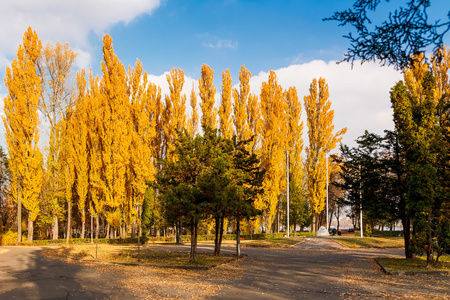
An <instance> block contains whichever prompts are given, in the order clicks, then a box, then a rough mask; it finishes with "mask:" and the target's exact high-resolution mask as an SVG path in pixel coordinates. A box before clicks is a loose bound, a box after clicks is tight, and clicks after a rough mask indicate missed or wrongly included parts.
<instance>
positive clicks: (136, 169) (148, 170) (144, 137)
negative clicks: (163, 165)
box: [127, 60, 156, 223]
mask: <svg viewBox="0 0 450 300" xmlns="http://www.w3.org/2000/svg"><path fill="white" fill-rule="evenodd" d="M142 72H143V68H142V64H141V62H140V61H139V60H137V61H136V65H135V69H134V70H132V71H131V70H130V71H129V75H128V78H129V81H130V83H129V84H128V86H129V94H130V101H131V126H132V130H131V133H132V137H133V138H132V143H131V147H130V153H131V160H130V170H129V174H128V176H129V177H130V181H131V184H130V186H129V188H130V196H129V201H128V203H129V205H128V207H127V211H129V213H128V216H129V218H130V219H129V222H130V223H132V222H135V220H136V217H137V213H138V211H139V207H141V206H142V203H143V199H144V194H145V190H146V188H147V182H148V181H151V180H152V179H153V176H154V174H155V168H154V165H153V164H152V162H151V158H152V157H153V149H152V142H153V140H154V138H155V136H156V131H155V124H156V122H155V119H154V118H153V114H152V110H153V107H152V100H153V98H152V97H149V96H150V95H151V94H149V93H148V92H147V91H146V87H147V86H149V85H148V81H147V77H148V76H147V72H144V74H143V73H142ZM149 88H150V89H152V88H153V86H151V85H150V86H149ZM130 200H131V201H130ZM136 208H137V209H136Z"/></svg>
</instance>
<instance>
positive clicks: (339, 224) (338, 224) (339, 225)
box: [336, 218, 341, 231]
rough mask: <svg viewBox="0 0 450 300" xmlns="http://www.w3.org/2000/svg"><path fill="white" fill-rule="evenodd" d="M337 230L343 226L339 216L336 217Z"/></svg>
mask: <svg viewBox="0 0 450 300" xmlns="http://www.w3.org/2000/svg"><path fill="white" fill-rule="evenodd" d="M336 223H337V224H336V227H337V228H336V230H337V231H339V228H340V227H341V223H340V222H339V218H336Z"/></svg>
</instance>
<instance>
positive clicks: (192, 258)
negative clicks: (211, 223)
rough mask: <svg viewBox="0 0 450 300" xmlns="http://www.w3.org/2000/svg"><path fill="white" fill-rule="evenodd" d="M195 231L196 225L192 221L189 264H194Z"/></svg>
mask: <svg viewBox="0 0 450 300" xmlns="http://www.w3.org/2000/svg"><path fill="white" fill-rule="evenodd" d="M197 229H198V224H197V222H195V221H192V225H191V253H190V254H189V262H190V263H195V254H196V253H197Z"/></svg>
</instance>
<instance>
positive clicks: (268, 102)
mask: <svg viewBox="0 0 450 300" xmlns="http://www.w3.org/2000/svg"><path fill="white" fill-rule="evenodd" d="M260 98H261V116H262V122H263V123H262V134H261V136H262V149H261V161H262V166H263V167H264V169H265V170H266V173H265V174H264V181H263V189H264V195H263V197H264V201H265V202H266V204H267V209H268V215H267V217H268V219H267V226H268V229H269V230H270V229H271V226H272V222H273V220H274V217H275V215H276V212H277V206H278V201H279V199H278V197H279V195H280V191H281V189H282V187H283V186H282V185H281V184H282V183H281V178H282V176H283V175H284V162H285V143H286V141H285V136H286V126H285V124H284V119H285V116H284V112H285V103H284V95H283V89H282V88H281V86H280V85H279V84H278V81H277V76H276V74H275V72H274V71H270V74H269V79H268V81H267V82H263V83H262V86H261V96H260Z"/></svg>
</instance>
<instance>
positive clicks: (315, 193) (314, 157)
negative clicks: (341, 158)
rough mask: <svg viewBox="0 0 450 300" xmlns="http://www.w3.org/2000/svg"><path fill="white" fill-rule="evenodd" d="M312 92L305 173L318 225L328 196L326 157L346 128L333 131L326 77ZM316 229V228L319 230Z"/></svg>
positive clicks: (307, 100)
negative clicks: (326, 187)
mask: <svg viewBox="0 0 450 300" xmlns="http://www.w3.org/2000/svg"><path fill="white" fill-rule="evenodd" d="M309 93H310V94H309V95H308V96H305V97H304V103H305V110H306V117H307V125H308V138H309V147H308V148H307V149H306V154H307V158H306V175H307V189H308V191H307V195H308V199H309V204H310V207H311V212H312V213H313V214H314V222H313V226H314V227H315V226H316V225H320V224H317V222H318V221H319V220H318V219H317V217H318V214H320V213H321V212H322V211H323V210H324V208H325V198H326V194H325V193H326V189H325V185H326V177H327V176H328V174H326V158H325V155H327V153H329V152H331V151H332V150H333V149H334V148H336V144H337V143H339V142H340V141H341V140H342V135H344V134H345V132H346V131H347V128H343V129H341V130H339V131H338V132H336V133H334V132H333V131H334V125H333V119H334V111H333V110H332V109H331V101H330V99H329V92H328V84H327V83H326V82H325V79H323V78H319V81H318V82H317V80H316V79H313V82H312V83H311V85H310V88H309ZM316 229H317V228H314V230H316Z"/></svg>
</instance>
